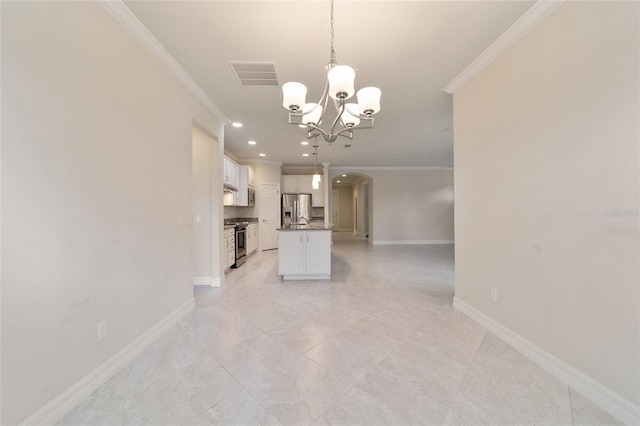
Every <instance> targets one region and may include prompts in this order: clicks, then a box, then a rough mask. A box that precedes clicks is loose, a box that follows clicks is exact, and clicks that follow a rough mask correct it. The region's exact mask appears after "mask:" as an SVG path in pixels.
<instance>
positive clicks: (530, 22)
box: [442, 0, 564, 95]
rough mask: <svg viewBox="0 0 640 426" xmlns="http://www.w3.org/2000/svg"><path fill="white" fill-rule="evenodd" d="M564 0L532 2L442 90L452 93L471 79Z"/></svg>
mask: <svg viewBox="0 0 640 426" xmlns="http://www.w3.org/2000/svg"><path fill="white" fill-rule="evenodd" d="M563 1H564V0H540V1H537V2H536V3H534V5H533V6H531V7H530V8H529V10H527V11H526V12H525V13H524V15H522V16H521V17H520V19H518V20H517V21H516V22H515V23H514V24H513V25H511V26H510V27H509V28H508V29H507V30H506V31H505V32H504V33H502V35H501V36H500V37H498V38H497V39H496V41H494V42H493V43H491V45H490V46H489V47H487V48H486V49H485V51H484V52H482V53H481V54H480V56H478V57H477V58H476V59H474V60H473V62H471V63H470V64H469V65H468V66H467V67H466V68H465V69H464V70H462V72H461V73H460V74H458V75H457V76H456V78H454V79H453V80H451V82H450V83H449V84H447V85H446V86H445V87H444V88H443V89H442V91H443V92H446V93H449V94H451V95H453V94H454V93H455V92H456V91H458V90H459V89H460V88H462V87H463V86H464V85H465V84H467V83H468V82H469V81H471V79H473V78H474V77H475V76H476V75H477V74H478V73H479V72H480V71H482V70H483V69H485V67H487V66H488V65H489V64H491V63H492V62H493V61H495V60H496V59H498V57H500V55H502V54H503V53H504V52H506V51H507V50H508V49H509V48H510V47H511V46H512V45H513V44H514V43H515V42H517V41H518V40H520V38H521V37H522V36H524V35H525V34H527V33H528V32H529V31H531V29H533V28H534V27H535V26H536V25H538V23H540V21H542V20H543V19H544V18H546V17H547V16H548V15H549V14H550V13H551V12H553V11H554V10H556V8H557V7H558V6H560V5H561V4H562V3H563Z"/></svg>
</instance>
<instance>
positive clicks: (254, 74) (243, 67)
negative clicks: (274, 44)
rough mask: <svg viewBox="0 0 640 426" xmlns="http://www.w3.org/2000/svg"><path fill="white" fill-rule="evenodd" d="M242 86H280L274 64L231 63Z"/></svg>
mask: <svg viewBox="0 0 640 426" xmlns="http://www.w3.org/2000/svg"><path fill="white" fill-rule="evenodd" d="M229 65H231V69H232V70H233V73H234V74H235V76H236V78H237V79H238V81H239V82H240V85H242V86H278V77H277V76H276V68H275V66H274V65H275V64H274V63H273V62H229Z"/></svg>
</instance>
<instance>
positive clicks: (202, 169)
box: [191, 126, 220, 278]
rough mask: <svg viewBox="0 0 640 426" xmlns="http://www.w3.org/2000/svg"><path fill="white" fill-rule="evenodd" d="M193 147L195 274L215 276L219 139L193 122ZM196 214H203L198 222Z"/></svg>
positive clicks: (193, 245)
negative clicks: (213, 226) (215, 205)
mask: <svg viewBox="0 0 640 426" xmlns="http://www.w3.org/2000/svg"><path fill="white" fill-rule="evenodd" d="M192 147H193V149H192V188H193V189H192V195H191V202H192V209H193V210H192V215H193V217H192V223H193V228H192V229H193V241H192V250H193V254H192V255H193V276H194V277H207V278H212V277H215V275H214V273H213V269H212V268H213V266H214V265H213V264H212V262H213V263H215V260H216V257H217V256H215V254H216V253H212V245H213V244H212V238H213V229H212V216H213V215H212V214H213V213H215V211H212V210H215V209H212V207H213V206H212V204H213V202H214V201H217V200H214V197H213V188H214V187H215V185H214V183H215V182H219V176H220V170H219V167H218V166H217V165H218V157H219V156H218V142H217V141H216V140H215V139H213V138H212V137H211V136H209V135H207V134H206V132H205V131H204V130H202V129H200V128H198V127H197V126H194V128H193V141H192ZM197 217H199V218H200V221H199V223H198V221H197V220H196V218H197ZM216 226H217V223H216ZM215 245H216V246H217V241H216V244H215ZM216 252H217V250H216Z"/></svg>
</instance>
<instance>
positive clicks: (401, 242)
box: [373, 240, 454, 246]
mask: <svg viewBox="0 0 640 426" xmlns="http://www.w3.org/2000/svg"><path fill="white" fill-rule="evenodd" d="M453 243H454V240H373V245H374V246H397V245H428V244H453Z"/></svg>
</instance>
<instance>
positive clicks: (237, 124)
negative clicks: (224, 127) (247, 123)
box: [231, 121, 242, 127]
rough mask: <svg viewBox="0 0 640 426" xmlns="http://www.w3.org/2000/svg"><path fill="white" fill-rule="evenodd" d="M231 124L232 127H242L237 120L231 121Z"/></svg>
mask: <svg viewBox="0 0 640 426" xmlns="http://www.w3.org/2000/svg"><path fill="white" fill-rule="evenodd" d="M231 125H232V126H233V127H242V123H239V122H237V121H234V122H233V123H231Z"/></svg>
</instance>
